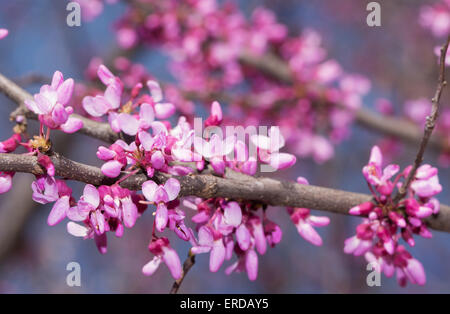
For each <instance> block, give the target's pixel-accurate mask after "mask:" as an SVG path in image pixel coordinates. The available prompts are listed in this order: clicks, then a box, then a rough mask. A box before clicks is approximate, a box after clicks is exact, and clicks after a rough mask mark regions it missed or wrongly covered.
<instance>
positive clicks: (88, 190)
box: [83, 184, 100, 209]
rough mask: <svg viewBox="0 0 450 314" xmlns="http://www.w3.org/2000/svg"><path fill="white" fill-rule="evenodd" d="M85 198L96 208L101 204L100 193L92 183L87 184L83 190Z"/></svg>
mask: <svg viewBox="0 0 450 314" xmlns="http://www.w3.org/2000/svg"><path fill="white" fill-rule="evenodd" d="M83 199H84V200H85V201H86V202H88V203H89V204H91V205H92V207H93V208H94V209H95V208H97V207H98V205H99V204H100V194H99V193H98V190H97V189H96V188H95V186H93V185H92V184H86V186H85V187H84V190H83Z"/></svg>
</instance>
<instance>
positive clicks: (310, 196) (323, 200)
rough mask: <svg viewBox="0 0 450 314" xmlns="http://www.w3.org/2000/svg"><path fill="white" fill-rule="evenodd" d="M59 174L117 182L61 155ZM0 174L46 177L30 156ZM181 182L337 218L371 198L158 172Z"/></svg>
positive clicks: (192, 188)
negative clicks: (332, 215) (320, 212)
mask: <svg viewBox="0 0 450 314" xmlns="http://www.w3.org/2000/svg"><path fill="white" fill-rule="evenodd" d="M50 158H51V159H52V162H53V163H54V165H55V170H56V174H57V175H58V176H60V177H63V178H66V179H70V180H76V181H80V182H84V183H90V184H93V185H97V186H98V185H102V184H107V185H111V184H113V183H114V182H115V181H116V179H111V178H108V177H106V176H104V175H103V174H102V172H101V170H100V168H97V167H93V166H89V165H85V164H81V163H78V162H75V161H72V160H70V159H68V158H65V157H63V156H61V155H59V154H53V155H52V156H51V157H50ZM0 171H16V172H26V173H32V174H35V175H39V174H40V175H42V174H44V173H45V172H44V170H43V169H42V168H41V167H40V166H39V164H38V163H37V158H36V157H34V156H28V155H17V154H0ZM171 177H173V178H176V179H178V180H179V181H180V184H181V190H180V197H183V196H190V195H193V196H198V197H202V198H211V197H223V198H230V199H236V200H249V201H257V202H261V203H263V204H267V205H272V206H286V207H304V208H312V209H317V210H322V211H328V212H333V213H338V214H348V210H349V209H350V208H352V207H353V206H356V205H358V204H361V203H364V202H368V201H370V200H371V199H372V196H371V195H367V194H360V193H353V192H347V191H342V190H335V189H330V188H324V187H319V186H313V185H302V184H298V183H295V182H291V181H283V180H276V179H272V178H267V177H251V176H247V175H244V174H241V173H237V172H234V171H231V170H227V171H226V173H225V177H218V176H215V175H212V174H208V173H206V174H191V175H187V176H181V177H180V176H172V175H170V174H167V173H161V172H157V173H155V175H154V178H153V179H154V180H156V181H157V182H159V183H164V182H166V181H167V180H168V179H169V178H171ZM147 180H148V178H147V177H146V175H144V174H137V175H134V176H130V177H128V178H127V179H125V180H124V181H123V182H121V184H120V185H121V186H122V187H124V188H128V189H130V190H140V189H141V186H142V183H144V182H145V181H147ZM427 223H428V225H429V227H430V228H432V229H435V230H440V231H445V232H450V207H449V206H447V205H441V210H440V212H439V214H437V215H435V216H433V217H431V218H429V219H428V220H427Z"/></svg>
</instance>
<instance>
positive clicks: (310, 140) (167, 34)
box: [116, 0, 370, 162]
mask: <svg viewBox="0 0 450 314" xmlns="http://www.w3.org/2000/svg"><path fill="white" fill-rule="evenodd" d="M145 6H146V8H147V9H148V11H145V12H144V11H143V10H142V9H141V8H139V7H138V6H136V7H135V6H130V7H129V11H128V12H127V13H126V14H125V15H124V16H123V18H122V19H121V20H120V21H119V22H118V23H117V24H116V27H117V39H118V43H119V45H121V46H122V48H124V49H130V48H132V47H134V46H136V45H138V44H140V43H146V44H151V45H157V46H160V47H161V48H162V49H163V50H164V51H165V52H167V54H168V55H169V56H170V57H171V60H172V61H171V65H170V67H171V69H172V73H173V75H174V76H175V77H176V78H177V79H178V80H179V82H180V85H181V87H180V88H178V89H177V88H175V87H172V88H171V90H170V93H169V94H170V96H169V98H170V99H172V100H173V101H176V102H177V103H183V104H187V103H189V100H187V99H186V96H185V95H186V93H185V92H189V93H192V92H194V93H197V94H198V96H199V97H200V98H205V99H204V100H205V102H206V101H207V102H209V100H210V99H211V96H210V95H208V93H209V94H211V95H214V94H215V93H219V94H220V93H223V92H224V91H227V90H231V89H233V90H236V87H238V86H239V87H245V88H243V90H244V91H245V92H243V93H235V92H233V93H231V94H232V95H233V96H232V97H231V99H227V102H228V105H229V108H230V110H233V116H234V117H233V118H231V116H230V117H227V118H228V119H229V121H228V123H233V122H236V121H240V123H239V124H242V121H243V120H244V121H245V124H246V125H254V124H255V121H260V122H261V123H264V124H276V125H279V126H280V127H281V129H282V132H283V134H285V135H286V144H287V145H288V146H289V147H290V149H291V150H292V151H294V152H295V153H296V154H297V155H299V156H302V157H304V156H309V157H312V158H314V160H316V161H317V162H324V161H327V160H329V159H330V158H332V157H333V154H334V147H333V146H334V145H335V144H337V143H339V142H341V141H342V140H343V139H345V138H346V137H347V136H348V134H349V128H348V125H349V124H350V123H349V122H351V121H352V120H353V112H354V111H355V110H356V109H358V108H359V107H360V105H361V103H362V97H363V96H364V95H365V94H366V93H367V92H368V91H369V89H370V82H369V81H368V80H367V79H366V78H364V77H362V76H359V75H351V74H347V73H344V71H343V70H342V68H341V66H340V65H339V64H338V63H337V62H336V61H334V60H327V59H326V51H325V50H324V48H323V47H321V38H320V35H319V34H318V33H316V32H315V31H313V30H309V29H308V30H305V31H304V32H303V33H302V34H301V35H300V36H298V37H289V36H288V32H287V28H286V26H285V25H282V24H280V23H279V22H278V21H277V20H276V18H275V15H274V14H273V12H271V11H270V10H267V9H264V8H257V9H255V10H254V11H253V12H252V14H251V17H250V20H247V19H246V17H245V15H244V14H243V13H242V12H241V11H239V9H238V8H237V7H236V6H234V5H233V4H231V3H226V4H223V5H220V4H219V3H218V2H217V1H215V0H208V1H197V0H183V1H174V0H169V1H164V2H161V1H155V0H150V1H146V2H145ZM143 14H144V17H143V18H136V17H137V16H142V15H143ZM269 53H270V54H275V55H276V57H277V58H279V59H280V60H281V61H283V62H285V63H286V64H287V65H288V69H287V71H289V72H291V74H292V79H293V81H294V82H293V84H291V85H285V84H283V83H280V81H279V79H273V78H272V77H271V76H270V75H267V74H266V73H265V72H264V71H263V70H258V69H256V68H255V67H249V66H247V65H246V64H245V62H242V57H243V56H244V55H246V54H247V55H251V56H253V57H252V58H254V57H255V56H256V57H263V56H265V55H266V54H269ZM205 91H208V93H207V94H205ZM279 103H284V104H287V105H285V106H283V108H282V109H281V110H280V108H279V106H278V105H277V104H279ZM318 104H320V105H318ZM338 104H339V105H338ZM256 106H257V108H258V110H255V108H256ZM177 107H182V106H178V105H177ZM185 114H187V112H185Z"/></svg>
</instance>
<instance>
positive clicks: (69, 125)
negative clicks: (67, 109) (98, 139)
mask: <svg viewBox="0 0 450 314" xmlns="http://www.w3.org/2000/svg"><path fill="white" fill-rule="evenodd" d="M59 127H60V129H61V130H63V132H65V133H69V134H71V133H75V132H77V131H78V130H79V129H81V128H82V127H83V121H81V120H80V119H78V118H74V117H70V116H69V119H67V121H66V123H64V124H61V125H60V126H59Z"/></svg>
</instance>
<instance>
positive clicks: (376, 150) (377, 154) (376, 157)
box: [369, 146, 383, 167]
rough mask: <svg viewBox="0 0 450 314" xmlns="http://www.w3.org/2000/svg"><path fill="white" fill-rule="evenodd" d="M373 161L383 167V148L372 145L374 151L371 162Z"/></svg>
mask: <svg viewBox="0 0 450 314" xmlns="http://www.w3.org/2000/svg"><path fill="white" fill-rule="evenodd" d="M370 163H373V164H375V165H377V166H378V167H381V165H382V163H383V155H382V154H381V150H380V148H379V147H378V146H374V147H372V151H371V152H370V159H369V164H370Z"/></svg>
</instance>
